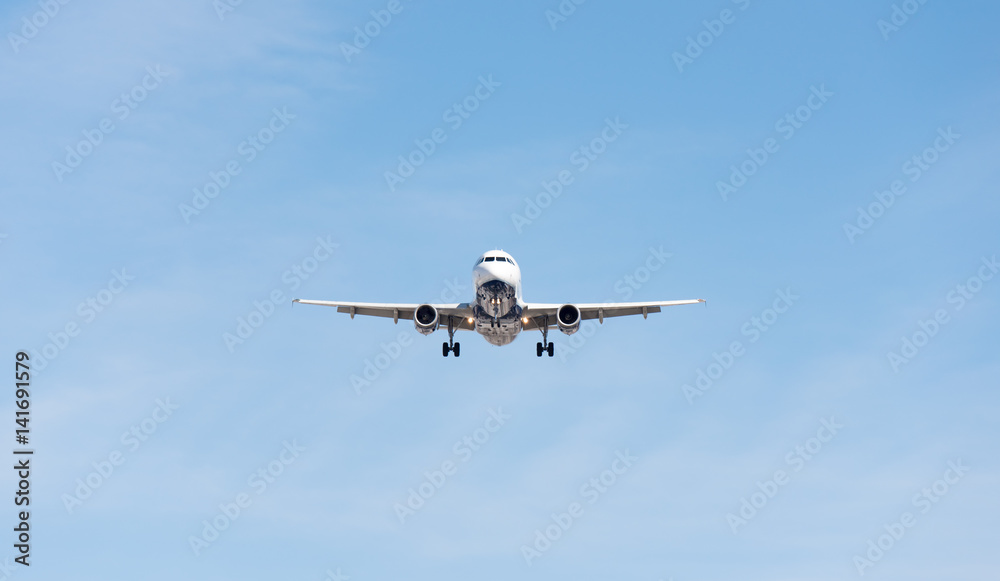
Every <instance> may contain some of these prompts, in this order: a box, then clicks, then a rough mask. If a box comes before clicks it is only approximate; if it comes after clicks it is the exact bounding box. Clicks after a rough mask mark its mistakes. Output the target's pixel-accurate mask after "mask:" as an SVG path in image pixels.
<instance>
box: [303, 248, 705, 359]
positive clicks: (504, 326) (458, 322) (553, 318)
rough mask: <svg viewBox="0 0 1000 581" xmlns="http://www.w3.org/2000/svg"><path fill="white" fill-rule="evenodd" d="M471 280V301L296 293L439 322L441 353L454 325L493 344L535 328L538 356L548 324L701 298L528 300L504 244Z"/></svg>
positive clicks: (421, 325)
mask: <svg viewBox="0 0 1000 581" xmlns="http://www.w3.org/2000/svg"><path fill="white" fill-rule="evenodd" d="M472 284H473V287H474V288H475V289H476V298H475V300H474V301H473V302H471V303H454V304H413V303H349V302H342V301H312V300H303V299H294V300H293V301H292V302H295V303H301V304H303V305H321V306H325V307H336V308H337V312H338V313H350V315H351V318H352V319H353V318H354V315H369V316H373V317H387V318H388V317H392V321H393V323H396V324H398V323H399V320H400V319H406V320H411V319H412V320H413V324H414V326H415V327H416V328H417V331H418V332H419V333H420V334H422V335H430V334H431V333H433V332H434V331H435V330H436V329H438V327H444V328H447V329H448V341H447V342H446V343H443V344H442V345H441V354H442V355H443V356H445V357H447V356H448V353H449V352H450V353H454V354H455V357H458V356H459V353H460V345H459V343H457V342H455V332H456V331H472V330H475V331H476V332H478V333H479V334H480V335H482V336H483V338H484V339H486V341H488V342H489V343H491V344H493V345H497V346H503V345H508V344H510V343H511V342H513V341H514V339H516V338H517V335H518V334H519V333H520V332H521V331H530V330H532V329H538V330H539V331H541V332H542V340H541V341H540V342H539V343H538V344H537V345H536V346H535V354H536V355H537V356H538V357H541V356H542V353H548V356H549V357H552V355H553V354H554V353H555V346H554V345H553V344H552V343H551V342H549V329H554V328H557V329H559V330H560V331H562V332H563V333H565V334H566V335H572V334H573V333H576V332H577V331H578V330H579V329H580V321H583V320H587V319H597V320H598V321H600V323H601V324H604V318H605V317H621V316H625V315H642V317H643V318H646V316H647V315H649V313H659V312H660V307H671V306H675V305H692V304H697V303H703V302H705V300H704V299H692V300H681V301H653V302H638V303H636V302H633V303H576V304H573V303H526V302H524V299H523V298H522V297H521V269H520V267H518V265H517V263H516V262H514V257H512V256H511V255H510V254H508V253H506V252H504V251H502V250H491V251H489V252H486V253H485V254H483V255H482V256H480V257H479V260H477V261H476V264H475V266H474V267H473V268H472Z"/></svg>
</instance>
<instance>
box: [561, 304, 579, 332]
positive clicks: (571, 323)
mask: <svg viewBox="0 0 1000 581" xmlns="http://www.w3.org/2000/svg"><path fill="white" fill-rule="evenodd" d="M556 323H558V324H559V330H560V331H562V332H563V333H566V334H567V335H572V334H573V333H576V332H577V331H579V330H580V309H578V308H577V307H576V305H563V306H561V307H559V310H558V311H556Z"/></svg>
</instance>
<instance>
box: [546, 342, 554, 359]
mask: <svg viewBox="0 0 1000 581" xmlns="http://www.w3.org/2000/svg"><path fill="white" fill-rule="evenodd" d="M547 351H548V352H549V357H552V354H553V353H555V352H556V344H555V343H549V348H548V349H547Z"/></svg>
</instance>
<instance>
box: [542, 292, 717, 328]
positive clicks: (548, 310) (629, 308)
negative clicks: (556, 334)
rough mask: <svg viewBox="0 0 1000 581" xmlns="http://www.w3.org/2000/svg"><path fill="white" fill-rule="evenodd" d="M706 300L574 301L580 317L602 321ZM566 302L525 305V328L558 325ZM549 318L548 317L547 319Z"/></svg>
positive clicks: (644, 315)
mask: <svg viewBox="0 0 1000 581" xmlns="http://www.w3.org/2000/svg"><path fill="white" fill-rule="evenodd" d="M703 302H705V299H691V300H683V301H650V302H641V303H572V304H573V306H575V307H576V308H578V309H580V319H583V320H585V319H598V320H599V321H600V322H601V323H603V322H604V318H605V317H624V316H626V315H642V316H643V318H645V317H646V316H647V315H648V314H649V313H659V312H660V307H673V306H676V305H696V304H698V303H703ZM563 304H564V303H559V304H553V303H529V304H527V305H526V306H525V309H524V314H523V316H524V317H525V318H526V319H527V320H528V321H527V323H525V324H524V327H523V328H524V330H526V331H527V330H530V329H540V328H541V327H542V325H543V324H545V321H546V320H547V322H548V326H549V327H556V326H558V324H557V323H556V311H558V310H559V307H561V306H562V305H563ZM546 318H547V319H546Z"/></svg>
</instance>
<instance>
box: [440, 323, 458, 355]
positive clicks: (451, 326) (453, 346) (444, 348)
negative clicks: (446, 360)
mask: <svg viewBox="0 0 1000 581" xmlns="http://www.w3.org/2000/svg"><path fill="white" fill-rule="evenodd" d="M449 351H451V352H452V353H454V354H455V357H458V354H459V344H458V343H455V322H454V319H453V318H452V317H450V316H449V317H448V342H447V343H442V344H441V355H443V356H445V357H447V356H448V352H449Z"/></svg>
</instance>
